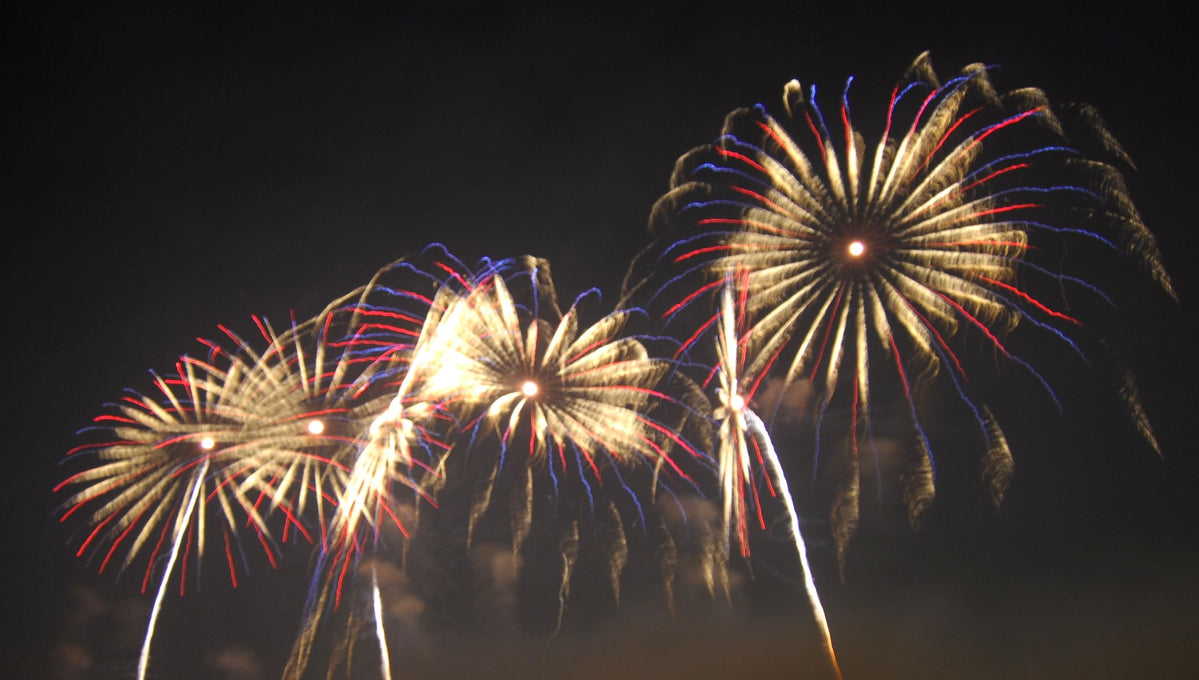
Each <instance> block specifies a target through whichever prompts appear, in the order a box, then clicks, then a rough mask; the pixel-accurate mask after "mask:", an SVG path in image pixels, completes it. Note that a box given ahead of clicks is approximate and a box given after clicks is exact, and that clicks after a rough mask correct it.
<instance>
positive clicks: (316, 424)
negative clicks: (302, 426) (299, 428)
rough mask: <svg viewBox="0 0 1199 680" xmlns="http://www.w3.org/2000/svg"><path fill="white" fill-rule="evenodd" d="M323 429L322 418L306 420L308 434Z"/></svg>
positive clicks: (318, 432)
mask: <svg viewBox="0 0 1199 680" xmlns="http://www.w3.org/2000/svg"><path fill="white" fill-rule="evenodd" d="M324 431H325V422H324V421H323V420H310V421H308V434H320V433H322V432H324Z"/></svg>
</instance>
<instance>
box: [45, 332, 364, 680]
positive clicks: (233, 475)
mask: <svg viewBox="0 0 1199 680" xmlns="http://www.w3.org/2000/svg"><path fill="white" fill-rule="evenodd" d="M255 322H256V324H257V325H258V328H259V330H260V331H261V333H262V335H263V338H264V339H265V340H266V349H265V351H262V352H259V351H256V350H255V349H254V348H253V347H252V346H251V345H250V344H249V343H247V342H245V341H243V340H242V339H241V338H240V337H238V336H237V335H236V334H234V333H233V332H232V331H230V330H228V329H226V328H224V327H222V331H224V333H225V334H226V336H227V337H228V338H229V340H231V341H232V345H231V346H230V347H231V348H229V347H227V346H226V345H223V344H221V343H218V342H213V341H210V340H205V339H201V342H202V343H203V344H204V345H205V346H206V347H207V348H208V352H207V357H206V358H205V359H197V358H193V357H189V356H184V357H182V358H180V360H179V361H178V362H177V364H176V366H175V372H174V374H171V375H169V376H167V377H162V376H157V375H156V376H154V386H155V388H156V390H157V394H155V395H153V396H150V395H141V394H132V395H130V396H126V397H125V398H124V399H123V400H122V401H121V402H119V403H117V404H115V405H114V407H113V412H111V413H108V414H104V415H101V416H99V417H97V418H96V425H95V426H94V427H93V428H90V429H92V430H94V431H98V432H101V433H104V434H105V436H104V437H103V439H104V441H101V442H99V443H94V444H88V445H84V446H81V447H79V448H77V449H75V450H74V451H72V452H71V453H70V454H69V456H68V462H69V463H71V464H77V463H76V461H78V463H83V462H85V461H86V463H87V464H88V467H87V468H86V469H84V470H82V471H80V472H78V473H75V474H73V475H71V476H70V477H68V478H67V479H66V480H65V481H63V482H62V483H61V484H59V486H58V487H57V488H56V489H55V490H56V491H59V490H62V489H65V488H67V487H72V488H76V490H75V491H73V492H72V493H71V495H70V496H69V497H68V498H67V499H66V500H65V501H64V504H63V507H64V508H65V510H64V512H63V513H62V516H61V520H62V521H68V520H70V519H71V518H72V517H74V516H76V515H79V516H82V517H83V518H84V522H85V523H86V525H87V526H88V527H89V528H90V532H89V533H88V535H87V537H86V539H85V540H84V541H83V542H82V544H81V546H80V548H79V551H78V555H79V556H82V555H84V554H85V553H89V552H90V553H91V554H92V555H94V556H97V557H98V556H100V555H103V557H102V558H99V559H100V565H99V569H100V571H104V570H105V569H106V568H108V566H109V564H110V563H113V560H114V559H116V560H117V561H118V562H119V570H120V571H121V572H124V571H125V570H126V569H127V568H128V567H130V566H131V565H132V564H133V563H134V561H135V560H136V559H137V558H138V557H139V556H141V555H143V554H144V553H146V552H149V557H148V559H147V562H146V567H145V571H144V574H143V576H142V590H143V592H144V591H145V590H146V589H147V587H148V586H149V584H150V582H151V581H153V580H154V576H155V573H156V570H157V569H158V567H159V566H160V555H163V554H165V556H166V560H167V561H166V565H165V567H164V568H163V569H162V570H161V572H159V578H160V581H161V582H160V584H159V587H158V591H157V594H156V597H155V601H154V606H153V609H152V611H151V618H150V623H149V626H148V628H147V633H146V638H145V643H144V646H143V649H142V656H141V660H140V662H139V669H138V674H139V677H144V676H145V672H146V667H147V664H148V661H149V648H150V641H151V638H152V637H153V632H154V627H155V622H156V620H157V617H158V613H159V611H160V609H161V604H162V600H163V597H164V594H165V592H166V589H167V584H168V582H169V581H170V579H171V578H172V575H173V572H174V571H175V567H176V565H178V567H179V588H180V591H181V592H182V591H183V590H184V589H185V588H186V583H187V574H188V564H189V559H190V558H194V560H193V563H194V568H193V570H194V572H195V573H196V574H197V575H198V574H199V571H200V563H201V560H202V558H203V556H204V555H205V553H206V552H207V548H208V545H209V543H210V536H209V535H210V534H215V535H216V536H217V537H218V539H217V540H219V541H220V544H221V547H222V548H223V552H224V556H225V562H226V564H227V567H228V573H229V578H230V580H231V581H232V583H233V585H234V586H236V585H237V572H238V568H237V566H238V563H239V562H241V563H243V564H244V563H245V562H246V556H245V552H244V550H243V549H242V544H241V539H240V537H241V536H242V534H244V533H246V532H249V533H252V534H253V535H254V536H255V537H256V539H257V542H258V543H260V544H261V546H262V549H263V552H264V553H265V555H266V557H267V559H268V561H269V562H270V563H271V565H272V567H274V566H275V565H276V564H277V562H278V557H279V544H278V542H277V539H278V540H282V541H287V540H288V539H289V537H290V536H295V535H300V536H303V537H304V538H305V539H307V540H308V541H313V540H314V537H313V535H312V532H311V531H310V527H309V525H308V523H307V522H305V520H304V519H303V515H304V514H306V513H308V512H309V510H311V509H312V508H315V514H316V515H317V516H318V517H320V518H324V517H325V515H326V514H327V509H328V507H329V500H331V499H332V495H331V494H333V493H334V492H335V488H336V487H337V486H338V479H339V475H338V474H335V473H333V472H331V471H337V472H340V473H342V474H344V473H345V472H348V470H346V469H344V468H342V469H340V470H338V466H339V463H337V462H336V460H335V459H336V458H338V457H339V456H340V455H341V453H340V452H342V451H344V450H346V449H353V448H354V447H355V446H357V443H356V439H355V437H356V434H357V432H358V431H359V430H360V429H361V425H360V424H359V423H360V422H362V419H364V418H365V417H366V414H370V413H373V412H376V411H377V409H378V408H379V407H378V406H375V405H373V404H371V403H370V402H369V400H362V399H360V398H359V397H360V395H361V393H362V390H363V387H364V386H365V384H366V383H365V382H362V381H363V380H364V378H363V376H362V375H358V376H357V377H356V378H354V379H353V380H349V375H350V374H351V373H352V372H351V371H350V370H349V368H350V366H349V364H348V362H347V361H346V357H347V356H348V355H347V354H344V353H341V352H332V353H329V352H328V351H327V347H326V342H325V338H326V334H327V332H328V331H329V329H330V328H331V327H333V326H334V318H333V314H332V313H331V312H328V311H327V312H326V313H325V314H323V315H321V316H320V317H318V318H317V319H314V320H312V321H309V322H307V323H304V324H293V326H292V327H291V328H289V329H287V330H286V331H285V332H283V333H277V332H276V331H275V330H274V329H273V328H272V327H271V326H270V324H269V323H268V322H266V320H264V319H259V318H255ZM272 516H279V517H281V518H282V520H281V524H282V527H281V529H272V524H275V523H274V522H271V521H270V520H271V517H272ZM164 551H165V553H164Z"/></svg>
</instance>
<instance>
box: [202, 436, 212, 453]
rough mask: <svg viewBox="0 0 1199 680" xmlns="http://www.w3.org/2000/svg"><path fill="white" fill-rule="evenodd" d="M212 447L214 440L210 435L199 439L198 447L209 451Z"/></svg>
mask: <svg viewBox="0 0 1199 680" xmlns="http://www.w3.org/2000/svg"><path fill="white" fill-rule="evenodd" d="M214 447H216V440H215V439H213V438H212V437H205V438H203V439H201V440H200V448H202V449H204V450H205V451H211V450H212V449H213V448H214Z"/></svg>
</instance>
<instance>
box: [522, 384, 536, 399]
mask: <svg viewBox="0 0 1199 680" xmlns="http://www.w3.org/2000/svg"><path fill="white" fill-rule="evenodd" d="M537 390H538V388H537V383H535V382H533V381H532V380H526V381H525V382H524V384H522V385H521V386H520V393H521V394H523V395H525V398H526V399H532V398H533V397H535V396H537Z"/></svg>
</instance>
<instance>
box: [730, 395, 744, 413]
mask: <svg viewBox="0 0 1199 680" xmlns="http://www.w3.org/2000/svg"><path fill="white" fill-rule="evenodd" d="M729 408H731V409H733V410H734V411H741V410H744V409H745V397H743V396H741V395H740V394H734V395H733V398H732V399H729Z"/></svg>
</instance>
